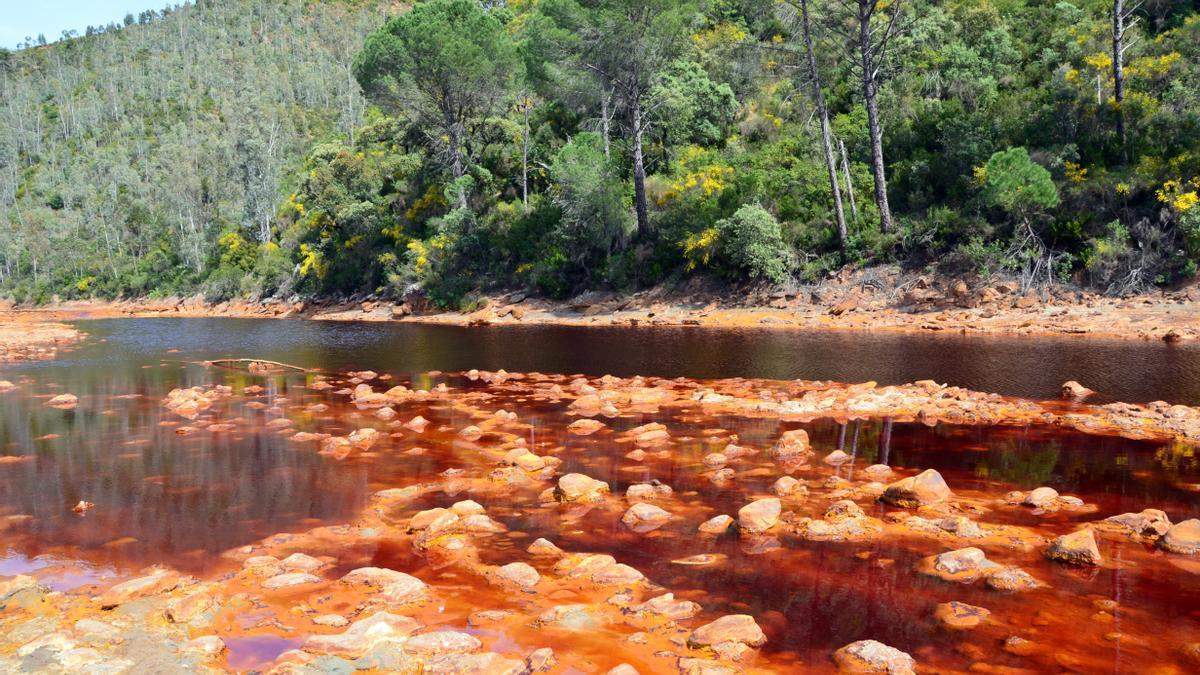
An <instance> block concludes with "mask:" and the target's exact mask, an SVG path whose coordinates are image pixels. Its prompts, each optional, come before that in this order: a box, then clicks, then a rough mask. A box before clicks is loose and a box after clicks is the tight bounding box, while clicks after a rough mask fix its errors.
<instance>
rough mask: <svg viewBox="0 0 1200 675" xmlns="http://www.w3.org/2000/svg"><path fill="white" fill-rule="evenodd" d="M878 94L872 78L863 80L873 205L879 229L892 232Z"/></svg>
mask: <svg viewBox="0 0 1200 675" xmlns="http://www.w3.org/2000/svg"><path fill="white" fill-rule="evenodd" d="M877 94H878V92H877V91H876V85H875V82H874V81H873V78H868V77H864V78H863V97H864V98H865V99H866V101H867V127H868V128H869V129H870V132H871V173H872V174H874V178H875V205H876V206H878V207H879V229H880V230H882V231H883V232H885V233H886V232H891V230H892V208H891V206H889V205H888V194H887V174H886V173H885V172H884V165H883V129H882V127H880V125H879V101H878V99H877V97H876V96H877Z"/></svg>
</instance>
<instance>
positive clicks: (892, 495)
mask: <svg viewBox="0 0 1200 675" xmlns="http://www.w3.org/2000/svg"><path fill="white" fill-rule="evenodd" d="M951 496H953V493H952V492H950V486H948V485H946V480H945V479H944V478H942V474H940V473H938V472H937V471H936V470H934V469H926V470H925V471H922V472H921V473H919V474H917V475H915V476H909V477H908V478H902V479H900V480H898V481H896V482H895V483H892V484H891V485H889V486H888V487H887V489H886V490H884V492H883V495H882V496H881V497H880V498H879V499H880V501H883V502H885V503H887V504H892V505H893V506H904V507H909V508H912V507H917V506H928V505H930V504H940V503H941V502H944V501H946V500H947V499H949V498H950V497H951Z"/></svg>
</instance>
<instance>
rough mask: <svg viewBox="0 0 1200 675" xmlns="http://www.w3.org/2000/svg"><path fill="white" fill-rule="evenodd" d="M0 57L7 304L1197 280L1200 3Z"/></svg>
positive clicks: (590, 13)
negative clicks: (881, 274) (934, 273)
mask: <svg viewBox="0 0 1200 675" xmlns="http://www.w3.org/2000/svg"><path fill="white" fill-rule="evenodd" d="M128 23H131V24H132V25H129V26H127V27H124V28H120V29H110V30H106V31H103V32H101V33H99V34H96V35H91V36H85V37H82V38H75V39H69V40H65V41H62V42H59V43H56V44H54V45H50V46H48V47H39V48H28V49H24V50H21V51H18V52H14V53H8V54H3V55H2V56H0V100H3V105H2V106H0V256H2V257H0V289H3V290H4V292H7V293H8V294H10V295H12V296H14V297H15V298H17V299H20V300H25V299H28V300H34V301H38V300H44V299H46V298H47V297H48V296H49V295H50V294H52V293H58V294H62V295H70V296H90V295H100V296H115V295H126V296H129V295H141V294H165V293H184V292H192V291H197V290H199V291H203V292H205V293H206V294H207V295H208V296H209V297H210V298H224V297H230V296H234V295H245V296H251V297H253V296H258V297H263V296H270V295H275V296H290V295H293V294H356V293H361V294H383V295H400V294H402V293H405V292H407V291H410V290H412V289H416V288H419V289H422V290H423V291H424V292H425V293H426V294H427V295H429V296H430V297H431V298H432V299H433V300H434V301H436V302H438V303H439V304H442V305H444V306H463V307H467V306H470V304H471V302H472V297H473V295H472V294H473V292H475V291H477V290H480V289H484V288H488V287H521V288H529V289H532V290H534V291H537V292H539V293H542V294H545V295H548V296H554V297H560V296H566V295H568V294H572V293H575V292H578V291H581V290H584V289H588V288H599V287H605V288H611V289H615V290H627V289H632V288H636V287H639V286H645V285H648V284H654V283H659V282H662V281H669V280H677V279H681V278H683V277H685V276H687V275H692V274H712V275H720V276H724V277H726V278H728V279H731V280H736V281H741V280H764V281H767V282H772V283H787V282H789V280H812V279H817V278H820V277H821V276H822V275H824V274H826V273H827V272H828V271H830V270H833V269H837V268H840V267H842V266H843V265H846V264H854V265H869V264H874V263H883V262H889V263H890V262H899V263H901V264H903V265H906V266H909V267H912V268H917V269H925V268H930V267H938V268H940V269H941V270H942V271H944V272H947V273H953V274H965V275H978V276H980V277H983V278H988V277H992V276H995V275H1006V276H1016V277H1017V278H1018V279H1019V280H1020V281H1021V283H1022V284H1023V285H1025V286H1033V285H1037V284H1044V283H1048V282H1052V281H1055V280H1058V281H1068V280H1069V281H1074V282H1076V283H1080V284H1083V285H1087V286H1091V287H1093V288H1095V289H1097V290H1100V291H1103V292H1108V293H1113V294H1119V293H1126V292H1133V291H1140V290H1147V289H1150V288H1152V287H1154V286H1155V285H1162V284H1169V283H1172V282H1175V281H1178V280H1181V279H1186V278H1190V277H1192V276H1194V275H1195V274H1196V265H1197V261H1200V3H1197V2H1194V1H1190V2H1181V1H1174V2H1172V1H1170V0H1147V1H1146V2H1142V3H1133V2H1123V1H1122V0H1115V1H1113V0H1109V1H1101V0H1072V1H1066V0H1064V1H1061V2H1057V3H1054V2H1037V1H1033V0H1028V1H1026V0H936V1H935V0H786V1H784V2H776V1H775V0H710V1H709V2H700V1H699V0H537V1H536V2H534V1H531V0H517V1H514V2H510V3H507V4H503V3H485V4H480V3H479V2H478V0H430V1H428V2H420V3H417V4H415V5H414V6H412V7H400V6H393V5H390V4H383V3H361V2H360V3H347V2H326V3H317V2H299V1H292V2H266V1H265V0H233V1H230V2H223V3H215V2H214V3H209V2H204V3H199V4H196V5H189V6H184V7H182V8H179V9H176V10H173V11H169V12H168V11H164V12H161V13H154V14H153V15H151V16H143V17H142V19H141V21H130V22H128Z"/></svg>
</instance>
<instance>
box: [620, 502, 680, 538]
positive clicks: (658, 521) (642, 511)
mask: <svg viewBox="0 0 1200 675" xmlns="http://www.w3.org/2000/svg"><path fill="white" fill-rule="evenodd" d="M670 519H671V514H670V513H668V512H667V511H666V510H664V509H662V508H660V507H658V506H655V505H654V504H650V503H647V502H638V503H636V504H634V505H633V506H631V507H629V510H627V511H626V512H625V515H624V516H621V522H622V523H625V526H626V527H628V528H630V529H632V530H634V531H635V532H648V531H650V530H654V529H657V528H660V527H662V526H663V525H665V524H666V523H667V521H668V520H670Z"/></svg>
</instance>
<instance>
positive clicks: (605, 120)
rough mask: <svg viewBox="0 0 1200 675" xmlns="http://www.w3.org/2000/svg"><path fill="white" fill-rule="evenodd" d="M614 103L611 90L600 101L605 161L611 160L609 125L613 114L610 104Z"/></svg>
mask: <svg viewBox="0 0 1200 675" xmlns="http://www.w3.org/2000/svg"><path fill="white" fill-rule="evenodd" d="M610 103H612V91H611V90H610V91H609V92H608V93H607V94H605V95H604V98H602V99H600V130H601V132H602V133H603V135H604V159H609V151H608V148H609V144H610V141H609V123H610V122H611V121H612V113H611V112H610V111H609V104H610Z"/></svg>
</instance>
